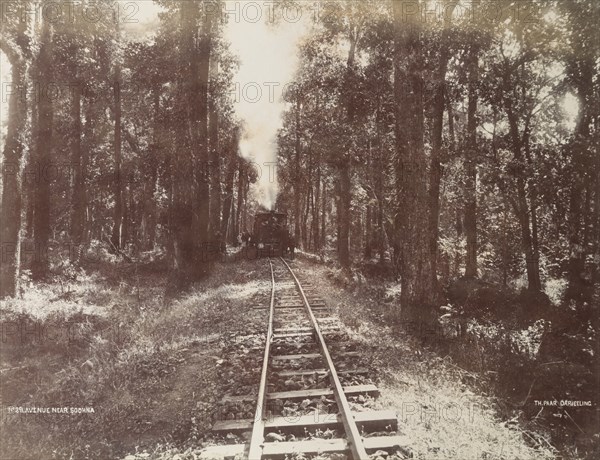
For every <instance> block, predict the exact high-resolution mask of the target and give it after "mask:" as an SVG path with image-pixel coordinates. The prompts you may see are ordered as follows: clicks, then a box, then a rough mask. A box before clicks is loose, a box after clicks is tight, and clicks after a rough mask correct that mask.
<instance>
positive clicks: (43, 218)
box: [31, 21, 54, 279]
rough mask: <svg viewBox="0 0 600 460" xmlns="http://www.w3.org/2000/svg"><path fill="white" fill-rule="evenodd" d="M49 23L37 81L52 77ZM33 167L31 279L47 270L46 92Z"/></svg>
mask: <svg viewBox="0 0 600 460" xmlns="http://www.w3.org/2000/svg"><path fill="white" fill-rule="evenodd" d="M52 40H53V38H52V25H51V24H50V23H49V21H44V23H43V25H42V38H41V44H40V51H39V53H40V54H39V62H38V69H37V70H38V72H39V73H38V76H39V81H41V82H44V83H45V84H50V83H51V82H52V79H53V52H52V45H53V44H52ZM38 103H39V107H38V111H39V112H38V115H39V121H38V139H37V162H38V163H37V165H36V166H37V167H38V168H39V171H41V175H40V181H39V182H38V184H37V187H36V188H35V210H34V218H33V233H34V245H35V249H36V256H35V257H34V260H33V263H32V265H31V274H32V276H33V278H34V279H42V278H44V277H45V276H46V275H47V273H48V270H49V268H50V267H49V264H50V261H49V260H48V252H49V251H48V249H49V248H48V246H49V243H50V177H48V175H47V174H44V172H47V171H50V168H51V166H52V145H53V140H52V134H53V129H54V107H53V101H52V97H50V96H49V95H46V96H42V97H40V98H39V102H38Z"/></svg>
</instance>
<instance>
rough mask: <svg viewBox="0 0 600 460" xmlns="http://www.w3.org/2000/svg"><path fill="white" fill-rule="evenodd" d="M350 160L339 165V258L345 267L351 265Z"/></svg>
mask: <svg viewBox="0 0 600 460" xmlns="http://www.w3.org/2000/svg"><path fill="white" fill-rule="evenodd" d="M349 161H350V160H347V161H343V162H342V164H341V165H340V166H339V168H338V169H339V178H340V181H339V207H338V210H337V212H338V222H339V224H338V225H339V231H338V259H339V261H340V265H341V266H342V267H344V268H349V267H350V263H351V260H350V205H351V199H352V198H351V194H350V189H351V187H352V184H351V179H350V165H349Z"/></svg>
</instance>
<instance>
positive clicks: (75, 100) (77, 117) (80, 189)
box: [71, 82, 87, 258]
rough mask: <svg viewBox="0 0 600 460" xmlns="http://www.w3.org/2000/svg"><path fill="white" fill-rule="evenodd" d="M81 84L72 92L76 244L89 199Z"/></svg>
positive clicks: (73, 229) (73, 236)
mask: <svg viewBox="0 0 600 460" xmlns="http://www.w3.org/2000/svg"><path fill="white" fill-rule="evenodd" d="M81 85H82V83H81V82H77V83H76V84H75V86H74V88H73V90H72V94H71V123H72V128H71V129H72V131H71V135H72V138H71V143H72V145H71V162H72V164H73V168H74V178H73V192H72V193H73V194H72V197H71V206H72V211H71V241H72V242H73V244H74V245H75V246H79V245H81V244H82V243H83V231H84V227H85V207H86V201H87V200H86V196H85V195H86V190H85V177H84V169H83V167H84V165H83V158H82V145H81V135H82V132H81V92H82V87H81ZM73 253H74V254H77V258H78V257H79V256H78V255H79V251H77V252H76V253H75V252H73Z"/></svg>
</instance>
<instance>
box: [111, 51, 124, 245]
mask: <svg viewBox="0 0 600 460" xmlns="http://www.w3.org/2000/svg"><path fill="white" fill-rule="evenodd" d="M113 103H114V114H115V127H114V146H113V148H114V162H115V165H114V171H115V174H114V179H113V194H114V200H115V209H114V215H113V228H112V236H111V243H112V245H113V247H114V248H116V249H120V248H121V244H122V243H123V241H122V232H123V178H122V171H121V161H122V158H121V148H122V145H121V144H122V141H121V64H120V63H119V62H117V64H116V67H115V81H114V86H113Z"/></svg>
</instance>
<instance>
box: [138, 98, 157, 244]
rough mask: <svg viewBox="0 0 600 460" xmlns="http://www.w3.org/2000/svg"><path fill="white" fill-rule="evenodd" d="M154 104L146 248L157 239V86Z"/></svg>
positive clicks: (146, 210) (144, 237) (146, 199)
mask: <svg viewBox="0 0 600 460" xmlns="http://www.w3.org/2000/svg"><path fill="white" fill-rule="evenodd" d="M152 99H153V105H154V121H153V128H152V145H151V146H150V149H149V153H150V155H149V156H150V158H149V163H150V164H149V165H148V166H149V168H150V171H149V177H148V179H149V183H148V184H147V191H146V194H145V203H144V216H142V218H143V219H145V220H146V225H145V231H144V236H143V241H142V244H143V245H144V248H145V249H146V250H152V249H154V243H155V241H156V214H157V211H156V199H155V198H154V195H155V193H156V185H157V184H156V181H157V180H158V158H159V155H160V134H161V133H160V89H159V88H158V87H157V88H155V89H154V91H153V94H152Z"/></svg>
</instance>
